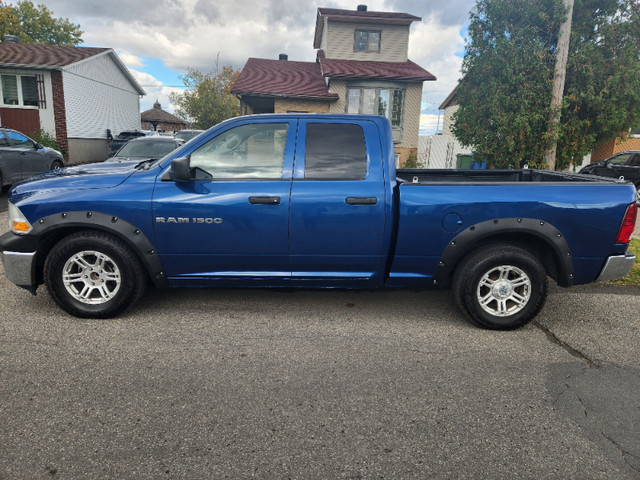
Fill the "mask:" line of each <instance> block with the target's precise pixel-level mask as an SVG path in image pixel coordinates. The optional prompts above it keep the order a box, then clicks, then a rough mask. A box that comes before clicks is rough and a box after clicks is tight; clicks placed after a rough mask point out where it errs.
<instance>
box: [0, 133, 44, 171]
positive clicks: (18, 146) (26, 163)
mask: <svg viewBox="0 0 640 480" xmlns="http://www.w3.org/2000/svg"><path fill="white" fill-rule="evenodd" d="M7 136H8V137H9V139H10V140H11V143H12V147H11V149H12V150H13V154H14V156H15V158H18V159H19V160H20V168H21V175H20V176H21V179H25V178H29V177H32V176H33V175H35V174H37V173H42V172H46V171H47V170H49V167H50V165H48V164H47V163H48V159H47V157H46V155H44V153H43V152H38V150H37V149H36V144H35V142H34V141H33V140H31V139H30V138H29V137H27V136H25V135H22V134H21V133H18V132H14V131H12V130H7Z"/></svg>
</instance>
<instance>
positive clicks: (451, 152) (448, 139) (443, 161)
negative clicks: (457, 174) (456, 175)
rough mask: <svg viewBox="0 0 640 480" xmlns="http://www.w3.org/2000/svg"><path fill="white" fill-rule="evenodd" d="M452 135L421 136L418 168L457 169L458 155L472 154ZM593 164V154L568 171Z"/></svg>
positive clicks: (574, 170)
mask: <svg viewBox="0 0 640 480" xmlns="http://www.w3.org/2000/svg"><path fill="white" fill-rule="evenodd" d="M471 153H472V150H471V149H468V148H463V147H462V145H460V142H458V141H457V140H456V139H455V137H453V136H451V135H420V137H419V139H418V168H456V162H457V155H458V154H467V155H468V154H471ZM590 162H591V154H588V155H586V156H585V157H584V158H583V159H582V164H581V165H574V166H572V167H570V168H569V169H568V170H569V171H572V172H577V171H578V170H580V168H582V167H584V166H585V165H589V163H590Z"/></svg>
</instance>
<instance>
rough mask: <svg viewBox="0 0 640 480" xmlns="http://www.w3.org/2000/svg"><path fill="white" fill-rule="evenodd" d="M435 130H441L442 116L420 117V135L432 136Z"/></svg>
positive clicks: (429, 114) (428, 114)
mask: <svg viewBox="0 0 640 480" xmlns="http://www.w3.org/2000/svg"><path fill="white" fill-rule="evenodd" d="M437 129H440V130H442V116H438V115H437V114H433V113H423V114H421V115H420V135H433V134H434V133H436V130H437Z"/></svg>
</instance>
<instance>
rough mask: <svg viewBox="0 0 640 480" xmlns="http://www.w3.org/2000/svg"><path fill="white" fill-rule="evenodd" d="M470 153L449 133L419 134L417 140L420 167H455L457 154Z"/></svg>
mask: <svg viewBox="0 0 640 480" xmlns="http://www.w3.org/2000/svg"><path fill="white" fill-rule="evenodd" d="M470 153H471V150H470V149H467V148H463V147H462V145H460V143H459V142H458V141H457V140H456V139H455V137H452V136H451V135H421V136H420V138H419V140H418V166H419V167H420V168H456V161H457V155H458V154H470Z"/></svg>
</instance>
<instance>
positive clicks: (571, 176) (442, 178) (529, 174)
mask: <svg viewBox="0 0 640 480" xmlns="http://www.w3.org/2000/svg"><path fill="white" fill-rule="evenodd" d="M396 177H397V179H398V181H399V182H400V183H402V184H407V183H415V184H418V185H420V184H429V183H453V184H456V183H483V184H484V183H514V182H534V183H535V182H554V183H576V182H583V183H594V182H595V183H598V182H600V183H602V182H604V183H609V182H618V180H616V179H605V178H603V177H594V176H593V175H580V174H577V173H567V172H551V171H548V170H533V169H521V170H484V169H482V170H437V169H420V170H417V169H399V170H397V171H396Z"/></svg>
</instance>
